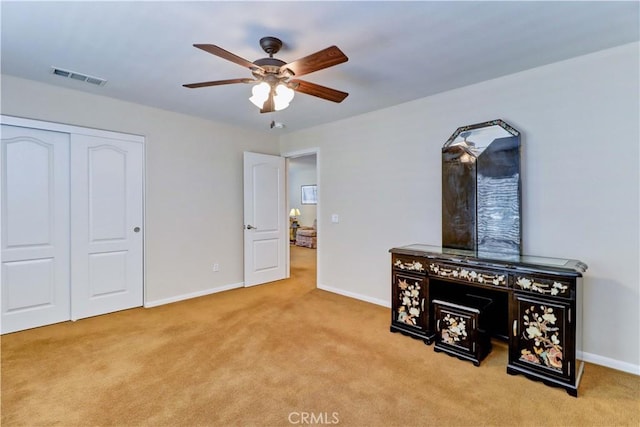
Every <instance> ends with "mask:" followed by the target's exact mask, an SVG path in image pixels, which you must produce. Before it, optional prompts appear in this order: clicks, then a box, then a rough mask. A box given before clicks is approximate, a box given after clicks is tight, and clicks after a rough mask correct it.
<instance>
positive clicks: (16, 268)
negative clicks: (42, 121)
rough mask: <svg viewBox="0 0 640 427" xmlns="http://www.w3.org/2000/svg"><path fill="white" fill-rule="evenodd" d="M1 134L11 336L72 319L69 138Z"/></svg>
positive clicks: (6, 326) (15, 130) (7, 129)
mask: <svg viewBox="0 0 640 427" xmlns="http://www.w3.org/2000/svg"><path fill="white" fill-rule="evenodd" d="M1 131H2V154H1V156H2V162H1V165H2V178H1V179H2V198H1V200H2V332H3V333H6V332H14V331H18V330H22V329H28V328H33V327H36V326H41V325H46V324H50V323H56V322H61V321H64V320H68V319H69V134H66V133H59V132H49V131H42V130H35V129H28V128H22V127H16V126H5V125H2V128H1Z"/></svg>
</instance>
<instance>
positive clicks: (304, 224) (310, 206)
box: [287, 150, 319, 287]
mask: <svg viewBox="0 0 640 427" xmlns="http://www.w3.org/2000/svg"><path fill="white" fill-rule="evenodd" d="M287 164H288V167H287V192H288V201H289V204H288V206H287V212H288V213H289V243H290V244H289V249H290V250H289V266H290V275H291V276H292V277H293V276H294V275H299V274H304V276H305V277H308V278H309V279H311V277H312V278H313V282H314V283H313V285H314V287H316V286H317V260H318V249H317V248H318V237H319V236H318V234H319V231H318V225H317V224H318V214H319V205H318V197H317V195H318V153H317V150H310V151H308V152H300V153H296V154H295V155H294V154H290V155H289V156H288V157H287ZM310 270H312V271H310ZM309 273H312V274H311V275H310V274H309Z"/></svg>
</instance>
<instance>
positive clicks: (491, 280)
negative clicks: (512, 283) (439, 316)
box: [429, 263, 507, 286]
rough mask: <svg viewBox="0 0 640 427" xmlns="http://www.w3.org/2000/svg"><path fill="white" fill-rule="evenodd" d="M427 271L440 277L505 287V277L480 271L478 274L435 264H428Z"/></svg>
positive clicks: (468, 270) (460, 268)
mask: <svg viewBox="0 0 640 427" xmlns="http://www.w3.org/2000/svg"><path fill="white" fill-rule="evenodd" d="M429 270H430V271H431V272H432V273H434V274H436V275H437V276H440V277H448V278H454V279H459V280H466V281H467V282H471V283H484V284H487V285H496V286H506V285H507V276H506V275H504V274H492V273H487V272H482V271H480V272H478V271H475V270H471V269H466V268H462V267H448V266H444V265H441V264H436V263H431V264H429Z"/></svg>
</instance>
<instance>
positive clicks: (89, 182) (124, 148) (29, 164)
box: [1, 117, 143, 333]
mask: <svg viewBox="0 0 640 427" xmlns="http://www.w3.org/2000/svg"><path fill="white" fill-rule="evenodd" d="M3 119H4V117H3ZM16 120H19V119H16ZM54 125H55V124H54ZM53 127H54V128H55V127H56V126H53ZM58 127H63V128H64V125H59V126H58ZM71 128H72V129H73V130H75V131H71V132H69V133H66V132H60V131H56V130H47V129H33V128H29V127H21V126H11V125H7V124H3V125H2V162H1V165H2V175H1V177H2V199H1V200H2V253H1V255H2V258H1V259H2V304H1V305H2V325H1V326H2V333H8V332H15V331H19V330H23V329H28V328H33V327H37V326H43V325H48V324H51V323H56V322H61V321H65V320H70V319H71V320H77V319H81V318H84V317H89V316H95V315H99V314H104V313H109V312H113V311H118V310H123V309H127V308H132V307H139V306H141V305H142V304H143V237H142V236H143V139H142V138H141V137H133V138H132V139H131V140H127V139H126V137H127V136H126V135H123V136H124V138H122V139H118V136H120V135H121V134H116V133H113V132H106V131H94V130H88V132H84V131H83V130H82V128H75V127H71Z"/></svg>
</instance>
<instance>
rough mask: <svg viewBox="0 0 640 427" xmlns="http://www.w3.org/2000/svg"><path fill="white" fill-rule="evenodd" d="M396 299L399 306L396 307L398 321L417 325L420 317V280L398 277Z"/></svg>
mask: <svg viewBox="0 0 640 427" xmlns="http://www.w3.org/2000/svg"><path fill="white" fill-rule="evenodd" d="M398 288H399V290H400V292H398V299H399V300H400V306H399V307H398V317H397V320H398V322H402V323H406V324H407V325H411V326H416V327H418V326H419V325H418V319H419V317H420V313H421V308H420V303H421V301H420V289H421V286H420V281H419V280H415V281H414V280H408V279H398Z"/></svg>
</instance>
